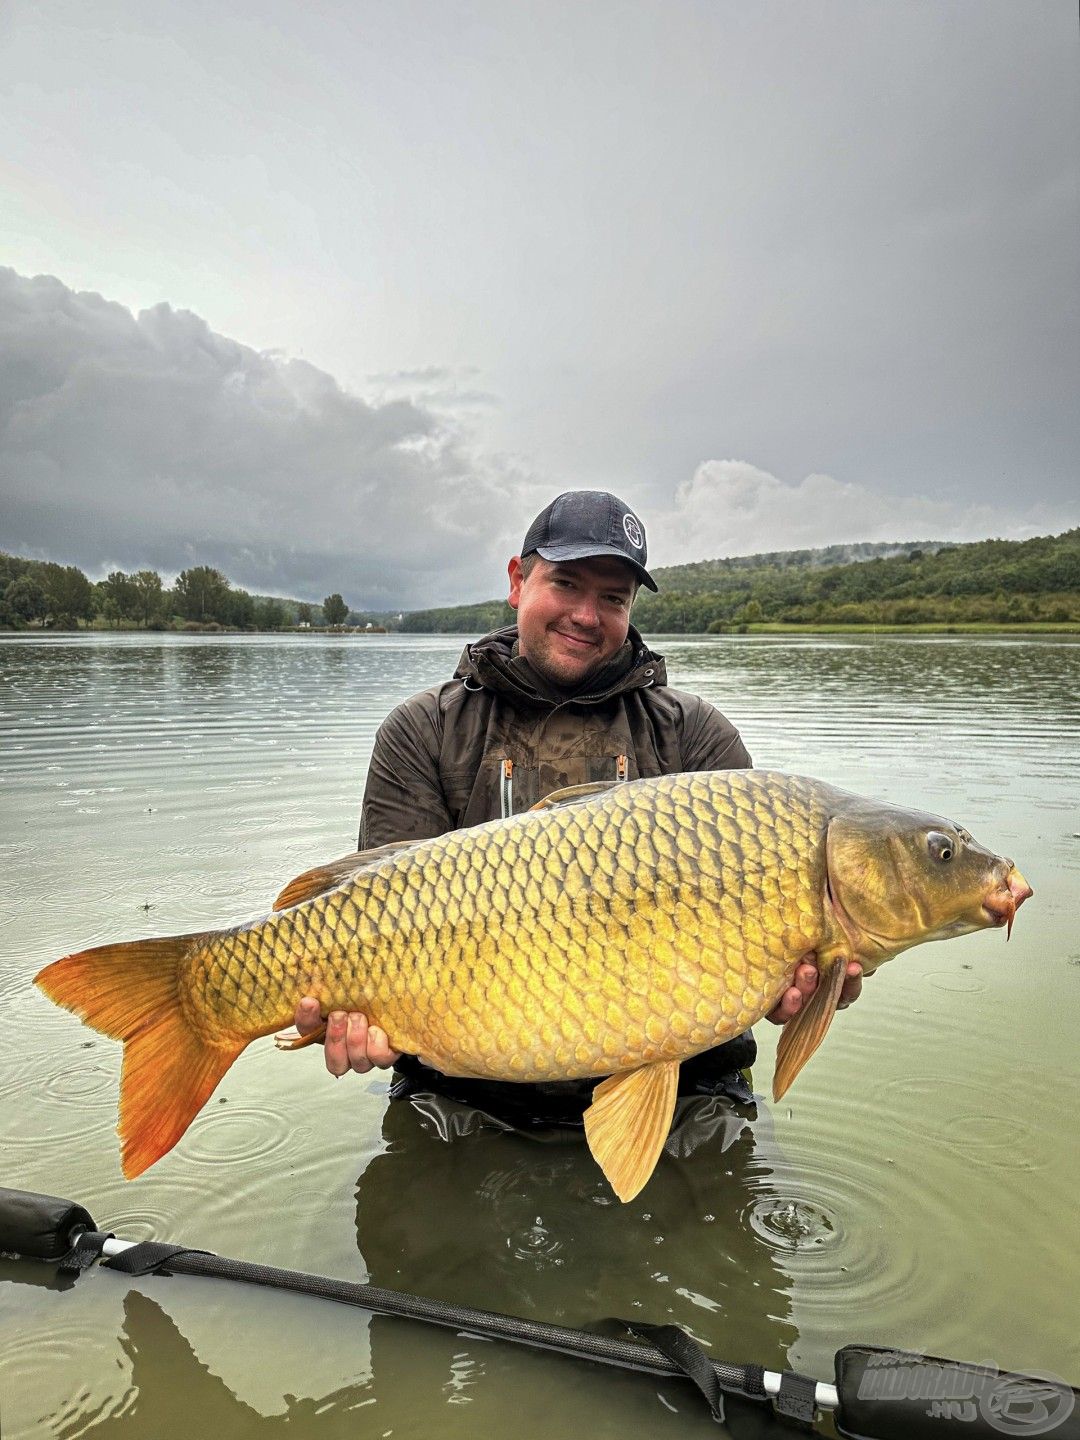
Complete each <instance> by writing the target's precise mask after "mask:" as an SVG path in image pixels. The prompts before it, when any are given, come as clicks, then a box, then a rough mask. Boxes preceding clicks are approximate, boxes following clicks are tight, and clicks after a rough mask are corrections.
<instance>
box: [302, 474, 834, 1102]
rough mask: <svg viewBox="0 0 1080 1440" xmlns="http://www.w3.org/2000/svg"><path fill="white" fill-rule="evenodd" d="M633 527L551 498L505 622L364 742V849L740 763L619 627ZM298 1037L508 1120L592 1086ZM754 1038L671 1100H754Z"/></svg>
mask: <svg viewBox="0 0 1080 1440" xmlns="http://www.w3.org/2000/svg"><path fill="white" fill-rule="evenodd" d="M646 560H647V548H646V540H645V528H644V526H643V524H642V522H641V520H640V519H639V517H638V516H637V515H636V514H635V513H634V512H633V511H632V510H631V509H630V507H629V506H627V505H626V504H624V503H623V501H621V500H619V499H618V498H617V497H616V496H614V495H611V494H608V493H606V492H603V491H596V490H576V491H568V492H566V493H565V494H562V495H559V496H558V497H557V498H556V499H555V500H553V501H552V502H551V503H550V504H549V505H547V506H545V508H544V509H543V510H542V511H541V512H540V514H539V515H538V516H537V517H536V519H535V520H534V521H533V522H532V524H531V525H530V526H529V529H528V531H527V533H526V535H525V539H524V541H523V543H522V546H521V553H520V554H518V555H515V556H514V557H513V558H512V559H511V561H510V563H509V566H508V573H509V580H510V593H509V603H510V605H511V606H512V607H513V608H514V609H515V610H516V611H517V624H516V625H515V626H511V627H508V628H506V629H502V630H496V631H494V632H493V633H491V634H489V635H486V636H484V637H483V638H482V639H481V640H478V641H476V642H475V643H474V644H471V645H468V646H466V648H465V651H464V653H463V655H462V657H461V661H460V663H459V665H458V667H457V670H456V671H455V673H454V676H453V678H452V679H451V680H449V681H446V682H443V683H442V684H439V685H435V686H433V687H432V688H431V689H428V690H425V691H422V692H421V693H420V694H419V695H414V696H413V697H412V698H411V699H409V700H406V701H405V702H404V703H403V704H401V705H399V706H398V707H397V708H396V709H395V710H393V711H392V712H391V713H390V715H389V716H388V717H387V719H386V720H385V721H384V722H383V724H382V726H381V727H380V729H379V732H378V734H377V736H376V739H375V746H374V751H373V753H372V757H371V764H370V766H369V769H368V778H367V786H366V789H365V792H364V800H363V809H362V817H361V825H360V839H359V846H360V849H361V850H370V849H374V848H375V847H378V846H382V845H390V844H393V843H394V842H400V841H403V840H410V841H411V840H422V839H426V838H429V837H433V836H436V835H442V834H444V833H446V832H448V831H451V830H456V829H459V828H461V827H463V826H470V825H478V824H480V823H482V822H484V821H488V820H494V819H498V818H500V817H502V818H505V817H506V816H508V815H511V814H518V813H520V812H522V811H524V810H528V809H529V808H530V807H532V806H533V805H535V804H537V802H539V801H541V800H543V799H544V798H545V797H546V796H547V795H549V794H551V793H552V792H554V791H559V790H564V789H566V788H567V787H570V786H588V785H592V786H595V787H596V789H597V791H600V790H601V789H602V788H603V787H604V786H605V785H613V784H618V783H620V782H623V781H627V780H637V779H643V778H646V777H650V776H658V775H667V774H675V773H679V772H685V771H705V770H740V769H747V768H749V767H750V765H751V763H752V762H751V759H750V756H749V754H748V753H747V750H746V748H745V747H744V745H743V743H742V740H741V738H740V736H739V733H738V731H737V730H736V729H735V727H734V726H733V725H732V724H731V722H730V721H729V720H727V719H726V718H725V717H724V716H723V715H721V713H720V712H719V711H718V710H717V709H716V708H715V706H713V705H711V704H710V703H709V702H707V701H705V700H702V699H701V698H699V697H698V696H696V695H691V694H687V693H685V692H683V691H678V690H674V689H672V688H671V687H670V686H668V684H667V674H666V669H665V665H664V660H663V657H662V656H660V655H657V654H656V653H655V652H653V651H651V650H650V649H649V648H648V647H647V646H646V645H645V643H644V641H643V640H642V638H641V636H640V634H639V633H638V631H637V630H636V629H635V628H634V626H633V625H632V624H631V623H630V612H631V608H632V606H633V602H634V598H635V596H636V594H637V590H638V588H639V586H640V585H646V586H647V587H648V588H649V589H650V590H655V589H656V588H657V587H656V583H655V581H654V580H653V578H652V576H651V575H650V574H649V572H648V570H647V569H646V568H645V566H646ZM861 975H862V971H861V967H860V966H859V964H858V963H857V962H851V963H849V964H848V966H847V972H846V977H845V979H844V985H843V990H842V993H841V996H840V1008H843V1007H844V1006H846V1005H848V1004H849V1003H850V1002H851V1001H853V1000H854V999H856V998H857V996H858V994H859V990H860V988H861V983H862V980H861ZM817 983H818V971H817V966H816V964H815V956H814V953H813V952H810V953H808V954H807V955H805V956H804V957H803V959H802V961H801V962H800V963H799V964H798V966H797V967H796V968H795V971H794V975H793V978H792V983H791V985H790V986H789V987H788V988H787V990H786V991H785V992H784V994H783V995H782V996H781V998H780V1000H779V1001H778V1003H777V1004H776V1005H775V1007H774V1008H773V1009H772V1010H771V1011H770V1012H769V1014H768V1017H767V1018H768V1019H769V1020H771V1021H773V1022H774V1023H776V1024H784V1023H785V1022H786V1021H788V1020H791V1019H793V1018H794V1017H795V1016H796V1015H797V1014H798V1013H799V1011H800V1010H801V1009H802V1007H803V1005H804V1004H805V1003H807V1002H808V1001H809V1000H810V998H811V997H812V996H813V994H814V992H815V989H816V988H817ZM295 1024H296V1028H297V1030H298V1031H299V1032H300V1034H301V1035H303V1036H308V1035H314V1034H315V1033H316V1032H317V1031H319V1030H320V1029H321V1028H322V1026H323V1025H324V1024H325V1025H326V1041H325V1060H326V1068H327V1070H329V1072H330V1073H331V1074H332V1075H335V1076H341V1075H344V1074H347V1073H348V1072H349V1071H350V1070H352V1071H355V1072H356V1073H358V1074H364V1073H366V1072H367V1071H369V1070H371V1069H372V1068H373V1067H378V1068H387V1067H389V1066H391V1065H393V1067H394V1070H395V1079H394V1083H393V1085H392V1088H391V1094H392V1096H393V1097H394V1098H401V1097H404V1096H407V1095H410V1094H415V1093H417V1092H427V1093H430V1094H434V1095H435V1096H437V1097H445V1099H447V1100H450V1101H453V1102H457V1103H459V1104H464V1105H468V1106H470V1107H472V1108H474V1109H475V1110H477V1111H480V1112H483V1113H485V1114H487V1115H490V1116H493V1117H494V1118H495V1119H497V1120H498V1121H500V1122H502V1123H509V1124H512V1125H514V1126H517V1127H527V1126H530V1125H551V1124H559V1123H580V1122H581V1118H582V1114H583V1112H584V1111H585V1109H586V1108H587V1106H588V1105H589V1102H590V1098H591V1096H592V1091H593V1086H594V1082H593V1081H592V1080H583V1081H562V1082H550V1083H545V1084H514V1083H510V1082H500V1081H493V1080H471V1079H461V1078H456V1077H455V1078H451V1077H449V1076H446V1075H443V1074H441V1073H440V1072H439V1071H437V1070H435V1069H433V1068H431V1067H430V1066H427V1065H423V1064H421V1063H420V1061H419V1060H417V1059H416V1058H415V1057H414V1056H410V1055H402V1054H399V1053H398V1052H397V1051H395V1050H393V1049H391V1048H390V1044H389V1040H388V1037H387V1035H386V1033H385V1032H384V1031H383V1030H382V1029H380V1028H378V1027H376V1026H370V1027H369V1025H368V1022H367V1019H366V1017H365V1016H364V1015H362V1014H359V1013H350V1014H346V1013H345V1012H344V1011H333V1012H332V1013H331V1014H330V1015H329V1017H328V1019H326V1018H324V1017H323V1016H322V1015H321V1013H320V1008H319V1003H318V1001H317V1000H316V999H315V998H314V997H311V996H308V997H307V998H305V999H304V1000H302V1001H301V1002H300V1003H299V1005H298V1007H297V1009H296V1014H295ZM756 1053H757V1046H756V1043H755V1041H754V1037H753V1034H752V1032H750V1031H747V1032H746V1033H744V1034H742V1035H739V1036H737V1037H736V1038H735V1039H733V1040H729V1041H728V1042H727V1043H725V1044H722V1045H718V1046H716V1047H714V1048H713V1049H711V1050H706V1051H705V1052H704V1053H702V1054H700V1055H698V1056H695V1057H694V1058H692V1059H690V1060H687V1061H684V1063H683V1064H682V1066H681V1067H680V1076H679V1093H680V1094H684V1095H687V1094H688V1095H695V1094H697V1095H726V1096H727V1097H728V1098H729V1099H732V1100H736V1101H743V1102H745V1101H749V1100H750V1099H751V1098H752V1096H751V1092H750V1090H749V1087H748V1085H747V1082H746V1073H747V1072H748V1070H749V1067H750V1065H751V1064H752V1063H753V1061H754V1058H755V1056H756Z"/></svg>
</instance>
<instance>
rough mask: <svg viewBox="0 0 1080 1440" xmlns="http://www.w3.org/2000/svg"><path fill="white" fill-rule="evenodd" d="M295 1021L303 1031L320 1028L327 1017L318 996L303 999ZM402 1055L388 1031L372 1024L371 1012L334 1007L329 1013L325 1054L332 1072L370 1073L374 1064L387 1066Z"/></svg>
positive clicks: (309, 1032)
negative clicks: (390, 1041)
mask: <svg viewBox="0 0 1080 1440" xmlns="http://www.w3.org/2000/svg"><path fill="white" fill-rule="evenodd" d="M293 1024H294V1025H295V1026H296V1028H297V1030H298V1031H299V1032H300V1034H301V1035H310V1034H311V1033H312V1031H314V1030H318V1029H319V1028H320V1026H321V1025H322V1024H323V1017H322V1013H321V1011H320V1009H319V1002H318V1000H316V999H315V998H314V996H312V995H305V996H304V998H303V1000H301V1001H300V1003H299V1004H298V1005H297V1007H296V1014H295V1015H294V1016H293ZM399 1055H400V1052H399V1051H397V1050H391V1049H390V1044H389V1041H388V1040H387V1038H386V1032H385V1031H384V1030H380V1029H379V1027H378V1026H377V1025H370V1026H369V1025H368V1022H367V1016H366V1015H361V1014H360V1013H359V1011H352V1012H351V1013H350V1014H346V1013H345V1011H344V1010H332V1011H331V1012H330V1014H329V1016H328V1017H327V1019H326V1040H325V1042H324V1058H325V1061H326V1068H327V1070H329V1072H330V1074H331V1075H347V1074H348V1073H349V1071H350V1070H354V1071H355V1072H356V1074H357V1075H366V1074H367V1072H368V1071H369V1070H371V1069H373V1068H377V1069H379V1070H386V1069H387V1068H388V1067H389V1066H391V1065H393V1063H394V1061H395V1060H397V1059H398V1058H399Z"/></svg>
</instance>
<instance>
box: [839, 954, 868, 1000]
mask: <svg viewBox="0 0 1080 1440" xmlns="http://www.w3.org/2000/svg"><path fill="white" fill-rule="evenodd" d="M862 982H863V973H862V966H861V965H860V964H859V962H858V961H857V960H849V961H848V965H847V972H846V974H845V975H844V987H843V989H842V990H841V991H840V1000H839V1003H838V1004H837V1007H836V1008H837V1009H838V1010H846V1009H847V1007H848V1006H849V1005H853V1004H854V1003H855V1001H856V1000H857V999H858V998H859V996H860V995H861V994H862Z"/></svg>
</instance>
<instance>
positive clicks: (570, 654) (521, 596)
mask: <svg viewBox="0 0 1080 1440" xmlns="http://www.w3.org/2000/svg"><path fill="white" fill-rule="evenodd" d="M509 574H510V604H511V605H512V606H513V607H514V609H515V610H516V611H517V629H518V648H519V650H520V653H521V654H522V655H524V657H525V658H526V660H528V662H529V664H530V665H531V666H532V667H533V669H534V670H536V671H537V672H538V673H539V674H540V675H542V676H543V677H544V679H545V680H547V681H548V682H549V683H551V684H554V685H559V686H562V687H564V688H565V689H568V690H576V689H577V688H578V687H579V686H580V685H581V684H582V683H583V682H584V681H585V680H587V679H588V677H589V676H590V675H591V674H593V673H594V672H595V671H597V670H599V669H600V667H601V666H602V665H603V664H604V663H605V662H606V661H608V660H610V659H611V657H612V656H613V655H614V654H615V653H616V651H617V650H618V649H619V648H620V647H621V645H622V644H623V641H624V640H625V639H626V631H627V628H628V626H629V624H630V606H631V604H632V603H633V599H634V593H635V591H636V589H637V577H636V576H635V574H634V571H633V570H632V569H631V567H630V566H629V565H627V564H626V563H625V562H624V561H622V560H617V559H615V557H614V556H611V555H594V556H591V557H590V558H589V559H588V560H562V561H558V562H555V561H551V560H544V559H541V557H540V556H539V555H538V556H536V558H535V560H534V561H533V568H532V569H531V570H530V572H529V575H528V578H527V579H526V577H525V575H524V574H523V572H522V566H521V556H520V555H515V556H514V558H513V560H511V561H510V565H509Z"/></svg>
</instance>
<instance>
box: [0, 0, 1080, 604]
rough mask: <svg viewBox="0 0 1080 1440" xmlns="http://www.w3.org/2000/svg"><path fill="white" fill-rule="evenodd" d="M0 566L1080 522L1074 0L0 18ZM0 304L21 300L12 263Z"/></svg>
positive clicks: (250, 563) (993, 531)
mask: <svg viewBox="0 0 1080 1440" xmlns="http://www.w3.org/2000/svg"><path fill="white" fill-rule="evenodd" d="M0 104H2V112H3V124H4V132H3V133H4V141H3V144H2V146H0V176H2V183H3V198H2V210H0V241H2V249H0V263H3V264H5V265H6V266H8V267H10V268H9V269H7V270H5V271H4V272H3V274H2V275H0V548H2V549H7V550H11V551H15V552H16V553H20V554H37V555H42V556H47V557H49V558H55V559H61V560H64V561H67V562H73V563H77V564H80V565H82V566H83V567H84V568H86V569H87V570H88V571H89V572H91V573H93V574H95V575H97V574H101V573H104V572H105V570H107V569H112V568H116V567H117V566H119V567H122V568H124V569H134V568H137V567H139V566H142V565H151V566H153V567H155V568H158V569H161V570H164V571H168V572H170V573H171V572H174V571H175V570H176V569H178V568H181V567H183V566H185V565H189V564H192V563H210V564H215V565H218V566H220V567H221V568H222V569H224V570H225V571H226V573H227V574H228V575H229V576H230V577H231V578H232V579H233V580H234V581H235V582H236V583H238V584H243V585H245V586H247V587H248V588H251V589H256V590H260V591H267V590H270V591H275V592H278V593H288V594H293V595H296V596H299V597H301V598H305V597H306V598H312V599H321V598H322V597H323V596H324V595H325V594H326V593H327V592H328V591H330V590H340V591H341V592H342V593H343V594H344V595H345V597H346V599H347V600H349V601H350V603H352V604H353V605H356V606H378V607H386V606H395V607H396V606H399V605H404V606H415V605H419V604H424V603H450V602H455V601H461V600H470V599H480V598H486V597H488V596H491V595H494V594H498V593H500V590H501V588H502V583H501V577H502V575H503V572H504V566H505V561H506V558H507V557H508V556H509V555H510V554H512V553H513V551H514V550H515V549H516V548H517V545H518V544H519V543H520V537H521V535H522V534H523V532H524V529H525V527H526V525H527V523H528V521H529V520H530V518H531V517H532V515H533V513H534V512H535V511H536V510H537V509H539V507H540V506H541V505H542V504H544V503H545V502H546V500H547V499H549V498H550V497H551V496H553V495H554V494H556V493H557V492H558V491H559V490H562V489H566V488H577V487H597V488H605V489H613V490H615V491H616V492H618V493H620V494H622V495H623V496H624V497H625V498H626V499H627V500H629V501H630V502H631V503H632V504H634V505H636V506H637V507H638V508H639V509H640V510H641V512H642V513H643V515H644V518H645V520H646V522H647V525H648V529H649V536H650V550H651V559H652V560H653V561H655V563H657V564H665V563H672V562H676V561H681V560H694V559H703V558H708V557H712V556H716V555H723V554H739V553H742V554H745V553H748V552H752V551H757V550H772V549H781V548H786V547H788V546H804V545H817V544H828V543H832V542H835V541H842V540H861V539H914V538H927V539H930V538H945V539H974V538H979V537H982V536H986V535H1004V536H1016V537H1023V536H1026V535H1031V534H1038V533H1046V532H1049V531H1058V530H1061V529H1064V528H1066V527H1068V526H1071V525H1076V524H1077V523H1080V499H1078V494H1080V485H1078V468H1080V467H1078V460H1080V403H1078V398H1077V397H1078V395H1080V261H1078V254H1080V246H1078V235H1080V179H1078V153H1080V147H1078V143H1077V136H1078V133H1080V38H1078V25H1077V15H1076V6H1075V0H925V3H921V0H890V3H881V0H782V3H779V0H621V3H607V0H589V3H586V4H582V3H581V0H565V3H564V0H538V3H522V0H471V3H455V0H422V3H421V0H379V3H370V0H348V3H346V0H321V3H320V0H307V3H304V4H298V3H296V0H287V3H286V0H231V3H230V4H229V5H227V6H218V5H216V4H210V3H208V0H206V3H203V0H183V3H181V4H179V5H178V4H176V3H175V0H170V3H168V4H158V3H154V0H128V3H125V0H95V3H94V4H92V5H88V4H86V3H85V0H50V3H49V4H48V5H41V4H39V3H27V0H7V3H6V4H5V5H4V6H3V7H2V8H0ZM34 277H37V278H34Z"/></svg>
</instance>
